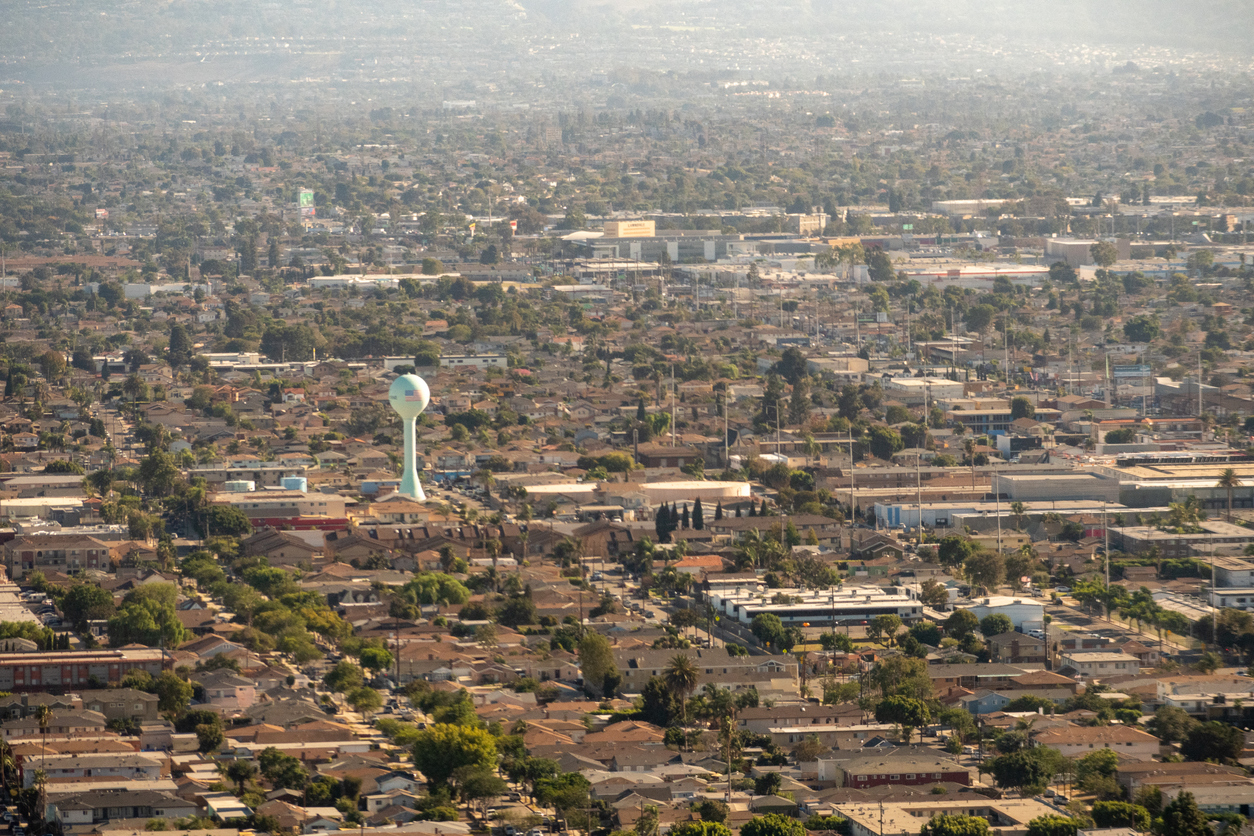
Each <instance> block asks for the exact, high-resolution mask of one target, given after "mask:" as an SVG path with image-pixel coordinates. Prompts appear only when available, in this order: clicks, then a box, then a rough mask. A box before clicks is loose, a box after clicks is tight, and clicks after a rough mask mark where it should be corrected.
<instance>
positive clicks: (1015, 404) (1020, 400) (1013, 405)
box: [1010, 395, 1036, 421]
mask: <svg viewBox="0 0 1254 836" xmlns="http://www.w3.org/2000/svg"><path fill="white" fill-rule="evenodd" d="M1035 414H1036V407H1035V406H1033V404H1032V402H1031V401H1030V400H1028V399H1027V398H1025V397H1023V396H1022V395H1016V396H1015V397H1013V398H1011V399H1010V420H1012V421H1017V420H1018V419H1020V418H1031V417H1032V416H1033V415H1035Z"/></svg>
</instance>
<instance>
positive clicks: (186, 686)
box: [150, 671, 192, 715]
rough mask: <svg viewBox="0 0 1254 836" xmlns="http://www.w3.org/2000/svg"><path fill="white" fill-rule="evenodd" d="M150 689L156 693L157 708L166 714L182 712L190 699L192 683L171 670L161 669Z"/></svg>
mask: <svg viewBox="0 0 1254 836" xmlns="http://www.w3.org/2000/svg"><path fill="white" fill-rule="evenodd" d="M150 690H151V691H152V693H154V694H156V695H157V709H158V710H160V711H164V712H165V713H167V714H175V715H177V714H182V713H183V712H184V711H186V710H187V706H188V705H189V704H190V703H191V701H192V684H191V683H190V682H188V681H187V680H185V679H182V678H181V677H179V676H178V674H176V673H174V672H173V671H163V672H162V673H161V675H160V676H158V677H157V678H156V679H154V680H153V681H152V685H151V688H150Z"/></svg>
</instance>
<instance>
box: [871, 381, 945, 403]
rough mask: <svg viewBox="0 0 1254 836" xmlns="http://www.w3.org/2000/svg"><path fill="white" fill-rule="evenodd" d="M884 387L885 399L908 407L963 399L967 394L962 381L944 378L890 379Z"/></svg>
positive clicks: (884, 383)
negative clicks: (937, 401)
mask: <svg viewBox="0 0 1254 836" xmlns="http://www.w3.org/2000/svg"><path fill="white" fill-rule="evenodd" d="M882 385H883V387H884V395H885V397H887V398H889V399H890V400H894V401H901V402H902V403H904V404H905V405H906V406H922V405H923V404H924V403H925V402H930V401H936V400H949V399H954V398H962V397H963V395H964V394H965V391H964V389H963V384H962V381H960V380H949V379H948V378H944V377H890V378H888V379H886V380H885V381H884V382H883V384H882Z"/></svg>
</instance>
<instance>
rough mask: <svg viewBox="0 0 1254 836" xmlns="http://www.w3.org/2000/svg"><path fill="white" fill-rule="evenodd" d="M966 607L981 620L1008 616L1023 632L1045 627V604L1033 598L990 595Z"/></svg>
mask: <svg viewBox="0 0 1254 836" xmlns="http://www.w3.org/2000/svg"><path fill="white" fill-rule="evenodd" d="M967 609H969V610H971V612H972V614H974V615H975V617H976V618H979V619H981V620H983V619H984V617H985V616H988V615H993V614H994V613H1000V614H1001V615H1004V616H1006V617H1007V618H1009V619H1010V623H1011V624H1013V625H1014V626H1015V628H1016V629H1018V630H1020V631H1022V632H1024V633H1026V632H1028V631H1030V630H1043V629H1044V628H1045V604H1044V602H1043V601H1038V600H1036V599H1035V598H1026V597H1018V598H1013V597H1011V596H1008V595H991V596H989V597H988V598H978V599H976V601H975V602H974V603H973V604H972V605H971V606H970V607H967ZM1133 661H1135V660H1133Z"/></svg>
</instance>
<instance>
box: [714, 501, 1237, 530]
mask: <svg viewBox="0 0 1254 836" xmlns="http://www.w3.org/2000/svg"><path fill="white" fill-rule="evenodd" d="M1228 505H1229V511H1231V505H1232V503H1228ZM692 530H693V531H704V530H705V509H704V508H702V507H701V497H699V496H698V497H697V499H696V501H695V502H693V503H692Z"/></svg>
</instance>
